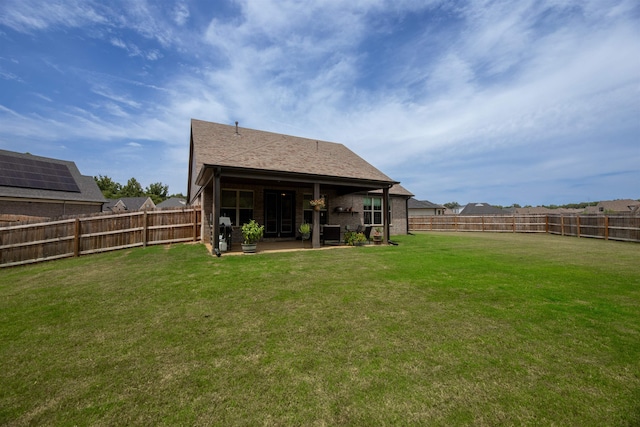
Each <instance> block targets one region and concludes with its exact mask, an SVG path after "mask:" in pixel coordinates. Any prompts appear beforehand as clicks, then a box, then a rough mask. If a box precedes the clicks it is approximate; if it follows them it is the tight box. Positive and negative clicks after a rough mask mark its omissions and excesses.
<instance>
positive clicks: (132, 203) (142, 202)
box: [102, 196, 156, 213]
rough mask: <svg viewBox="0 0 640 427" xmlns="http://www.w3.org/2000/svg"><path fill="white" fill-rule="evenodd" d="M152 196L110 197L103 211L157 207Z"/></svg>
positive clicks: (143, 209)
mask: <svg viewBox="0 0 640 427" xmlns="http://www.w3.org/2000/svg"><path fill="white" fill-rule="evenodd" d="M155 207H156V204H155V203H153V200H151V197H147V196H144V197H121V198H119V199H109V200H107V203H105V205H104V207H103V208H102V211H103V212H114V213H117V212H134V211H147V210H151V209H155Z"/></svg>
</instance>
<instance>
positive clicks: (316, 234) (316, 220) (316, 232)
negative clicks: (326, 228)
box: [311, 182, 320, 249]
mask: <svg viewBox="0 0 640 427" xmlns="http://www.w3.org/2000/svg"><path fill="white" fill-rule="evenodd" d="M319 198H320V184H319V183H317V182H316V183H314V184H313V199H314V200H316V199H319ZM312 212H313V232H312V233H311V247H312V248H314V249H317V248H319V247H320V211H317V210H315V209H314V210H313V211H312Z"/></svg>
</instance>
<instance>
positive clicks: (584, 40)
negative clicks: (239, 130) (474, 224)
mask: <svg viewBox="0 0 640 427" xmlns="http://www.w3.org/2000/svg"><path fill="white" fill-rule="evenodd" d="M196 10H197V11H198V12H196ZM203 12H205V13H203ZM639 23H640V5H638V4H637V1H634V0H591V1H583V0H567V1H562V2H558V1H534V0H525V1H521V2H517V3H514V2H510V1H489V0H480V1H473V2H471V1H470V2H448V1H431V2H417V3H416V2H413V1H387V0H371V1H365V0H362V1H352V2H346V3H345V2H343V1H338V0H335V1H334V0H332V1H325V2H305V3H299V2H297V1H293V0H285V1H276V0H264V1H261V2H254V1H250V0H237V1H233V2H228V3H224V2H223V3H220V4H219V5H217V7H211V5H209V4H205V3H203V4H197V2H184V1H176V2H175V3H172V4H171V5H170V6H169V7H160V6H158V5H155V4H152V3H148V2H145V1H142V0H140V1H134V2H126V3H124V2H110V3H108V4H106V5H103V4H101V3H99V2H92V1H89V0H87V1H83V2H79V1H69V2H57V3H56V2H54V3H50V4H47V5H45V6H41V5H40V2H35V1H31V0H26V1H20V2H18V1H16V0H8V1H6V2H3V3H2V4H0V25H2V26H4V27H6V28H9V29H12V30H13V31H16V32H18V33H28V34H31V35H32V37H34V35H35V34H37V33H38V32H50V33H51V34H53V33H56V32H57V31H59V30H60V29H76V30H77V31H78V33H77V34H76V33H74V37H75V39H83V38H85V37H89V38H91V39H92V40H97V41H98V42H99V41H102V42H104V43H105V46H107V47H109V48H110V49H111V51H119V52H120V53H119V55H120V56H121V57H123V58H124V57H126V58H128V59H127V62H123V63H124V65H125V66H124V67H122V72H120V70H116V69H115V68H114V69H106V68H100V67H98V66H96V67H95V68H92V67H91V66H90V65H86V64H75V65H69V64H64V63H63V62H56V60H55V59H51V58H44V59H43V61H46V62H45V63H47V64H49V65H50V66H53V67H56V69H57V70H58V72H57V73H54V74H56V77H57V78H59V79H62V78H64V77H65V76H67V75H71V76H73V77H74V79H76V80H77V81H78V82H77V84H78V85H80V86H81V88H86V93H88V94H92V95H93V97H91V98H90V99H88V98H81V99H80V100H75V99H74V100H71V99H69V100H67V99H64V98H65V96H64V95H63V96H60V97H58V96H54V94H50V93H47V92H45V91H43V90H38V92H39V93H42V95H43V96H45V97H47V98H49V99H56V101H58V100H59V99H62V101H58V102H60V104H59V105H57V108H56V109H53V108H51V106H49V105H39V106H37V108H36V109H35V110H29V112H28V113H27V112H25V110H22V109H20V108H17V107H15V106H14V105H10V104H7V103H6V102H5V107H2V108H0V129H2V131H0V138H8V136H6V135H22V136H24V137H25V138H33V139H39V140H55V139H60V138H72V137H78V138H82V139H83V140H87V139H89V138H90V139H92V140H96V141H98V142H113V143H114V144H115V145H118V144H119V145H118V146H119V147H124V148H123V149H133V148H136V149H138V150H139V152H136V153H133V154H135V155H144V154H149V153H151V152H153V153H154V155H156V156H161V157H162V162H155V163H161V164H162V166H161V168H162V170H163V171H166V173H167V174H168V176H171V177H172V178H170V179H167V181H169V180H170V181H171V183H170V184H171V186H172V188H175V189H176V191H177V190H178V188H176V187H177V186H183V185H184V182H185V181H186V178H184V177H182V175H184V173H185V172H184V171H186V161H187V155H188V150H187V149H186V148H185V145H186V144H187V143H188V126H189V119H190V118H192V117H195V118H200V119H206V120H212V121H219V122H225V123H232V122H233V121H235V120H239V121H240V122H241V124H242V125H244V126H248V127H254V128H258V129H265V130H269V131H275V132H283V133H290V134H294V135H300V136H307V137H313V138H318V139H326V140H331V141H338V142H342V143H345V144H347V145H348V146H349V147H350V148H351V149H353V150H354V151H356V152H357V153H358V154H361V155H362V156H363V157H365V158H366V159H367V160H369V161H371V162H372V163H373V164H374V165H375V166H377V167H379V168H381V169H382V170H384V171H385V172H386V173H387V174H388V175H390V176H392V177H393V178H395V179H399V180H401V181H403V182H404V183H405V184H407V187H408V188H409V189H410V190H411V191H413V192H415V193H416V194H417V195H418V196H419V197H422V198H428V199H430V200H433V201H438V202H441V203H442V202H446V201H449V200H448V199H450V195H451V194H460V196H461V197H472V196H473V197H475V196H477V197H478V199H477V200H475V201H495V202H499V201H500V200H497V199H498V198H499V197H509V196H501V195H496V194H495V192H496V191H499V190H496V189H498V188H504V189H505V192H506V191H511V193H510V194H514V193H519V194H523V193H526V192H525V191H522V190H521V191H519V192H515V191H513V190H508V188H521V189H522V188H527V189H530V190H528V191H530V192H531V194H534V193H535V194H536V197H538V198H539V200H542V199H548V198H550V197H551V195H545V194H544V191H538V190H535V191H534V188H535V186H536V185H540V186H544V187H548V182H550V180H553V179H556V180H558V182H562V183H564V184H563V187H562V188H563V190H560V189H558V190H557V191H558V193H559V194H560V193H562V196H563V197H567V194H569V192H570V191H572V190H569V188H575V187H571V185H570V184H569V182H570V181H571V179H573V177H578V178H579V179H583V180H587V179H590V178H589V177H591V176H592V175H593V172H592V171H593V170H594V169H598V172H599V173H613V172H615V171H616V170H618V171H626V170H633V168H632V166H630V165H631V164H634V163H635V164H637V162H638V161H640V154H639V153H638V152H637V151H638V150H637V147H638V135H639V134H640V124H639V123H638V120H637V117H638V114H639V113H640V101H639V100H640V96H638V95H640V93H639V92H640V77H639V76H640V56H639V55H638V54H637V52H639V51H640V25H639ZM100 46H102V45H100ZM114 47H115V48H116V49H113V48H114ZM123 61H124V60H123ZM96 62H97V63H99V61H96ZM2 70H4V72H5V74H6V76H4V75H2V74H1V72H2ZM21 75H22V74H19V73H18V72H16V71H14V68H12V67H7V68H5V69H0V77H2V78H3V79H4V80H5V81H7V82H8V81H10V80H11V79H12V77H17V78H19V76H21ZM7 76H9V77H7ZM8 78H9V80H7V79H8ZM31 90H33V89H31ZM61 90H62V91H63V92H64V90H63V89H61ZM77 92H81V91H77ZM33 111H35V112H33ZM42 123H46V131H45V127H44V126H42ZM5 126H7V127H5ZM19 128H21V129H19ZM38 128H39V129H40V130H37V129H38ZM131 138H135V139H136V140H137V141H145V144H144V146H141V147H132V146H131V145H128V144H130V143H131V142H132V141H131ZM0 141H1V139H0ZM147 141H148V142H149V144H147ZM116 143H117V144H116ZM67 145H69V144H67ZM159 147H160V148H159ZM105 150H107V149H106V148H105ZM106 152H108V151H105V153H106ZM594 153H595V154H594ZM616 153H619V154H616ZM120 154H121V152H120V151H113V152H112V154H111V155H113V156H116V155H120ZM129 154H132V153H129ZM105 155H106V154H105ZM622 156H624V158H623V157H622ZM603 159H606V161H603ZM112 160H113V158H112ZM122 170H126V168H123V169H122ZM176 171H177V172H176ZM141 173H142V172H141ZM145 173H147V174H148V175H151V174H152V173H153V171H147V172H145ZM507 176H508V179H507V178H506V177H507ZM638 178H640V176H639V177H638ZM608 179H612V178H608ZM158 180H163V179H155V180H153V181H158ZM507 183H508V185H507ZM500 186H502V187H500ZM483 191H484V193H483ZM483 194H484V195H485V196H484V197H482V196H483ZM489 195H491V196H492V197H495V198H494V199H493V200H488V198H489ZM629 196H634V195H626V196H625V197H629ZM523 197H524V196H523ZM575 197H577V198H579V197H580V195H576V196H575ZM637 197H640V195H638V196H637ZM459 201H460V202H464V201H465V200H459ZM514 201H516V202H524V203H527V202H528V201H527V200H520V201H518V200H509V202H514ZM534 201H535V200H531V201H529V202H534ZM565 201H571V200H565Z"/></svg>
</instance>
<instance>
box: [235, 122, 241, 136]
mask: <svg viewBox="0 0 640 427" xmlns="http://www.w3.org/2000/svg"><path fill="white" fill-rule="evenodd" d="M236 135H240V134H239V133H238V121H237V120H236Z"/></svg>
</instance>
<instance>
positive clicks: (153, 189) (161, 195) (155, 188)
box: [145, 182, 169, 205]
mask: <svg viewBox="0 0 640 427" xmlns="http://www.w3.org/2000/svg"><path fill="white" fill-rule="evenodd" d="M145 193H146V195H147V196H149V197H151V200H153V203H155V204H156V205H157V204H158V203H160V202H162V201H164V200H167V193H169V186H168V185H163V184H162V183H161V182H154V183H153V184H149V186H148V187H147V188H146V189H145Z"/></svg>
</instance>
